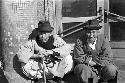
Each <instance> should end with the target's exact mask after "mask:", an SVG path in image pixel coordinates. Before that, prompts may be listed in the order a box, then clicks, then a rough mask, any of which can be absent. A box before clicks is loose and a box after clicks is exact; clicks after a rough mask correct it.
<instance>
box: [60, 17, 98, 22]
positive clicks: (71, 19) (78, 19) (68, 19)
mask: <svg viewBox="0 0 125 83" xmlns="http://www.w3.org/2000/svg"><path fill="white" fill-rule="evenodd" d="M96 17H97V16H90V17H62V23H72V22H86V21H88V20H91V19H94V18H96Z"/></svg>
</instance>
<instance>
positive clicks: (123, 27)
mask: <svg viewBox="0 0 125 83" xmlns="http://www.w3.org/2000/svg"><path fill="white" fill-rule="evenodd" d="M124 8H125V1H124V0H109V11H110V12H112V13H115V14H118V15H120V16H125V9H124ZM112 18H113V19H114V20H115V22H114V21H111V22H110V23H109V24H110V40H111V41H114V42H119V41H125V22H124V20H118V19H117V18H118V17H115V16H112Z"/></svg>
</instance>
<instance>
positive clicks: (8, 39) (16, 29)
mask: <svg viewBox="0 0 125 83" xmlns="http://www.w3.org/2000/svg"><path fill="white" fill-rule="evenodd" d="M44 1H45V2H44ZM58 3H59V1H56V0H2V1H1V21H0V22H1V24H2V25H1V27H0V28H1V35H0V36H1V48H2V55H1V56H3V57H4V62H5V68H4V70H5V75H6V77H7V79H8V80H9V83H30V81H29V80H26V79H24V78H23V77H22V76H21V75H20V74H19V72H20V71H18V70H20V69H19V67H18V66H19V64H17V62H16V59H17V57H16V53H17V52H18V49H19V47H20V46H21V45H22V44H24V43H25V42H26V41H27V40H28V37H29V35H30V34H31V32H32V30H33V29H35V28H37V23H38V21H40V20H45V19H46V20H49V21H50V23H51V25H52V26H53V27H54V28H55V29H54V32H53V33H54V34H56V33H57V32H58V31H59V29H60V26H59V23H60V20H59V19H57V18H55V16H58V15H59V14H60V12H59V11H58V12H56V9H59V8H56V7H55V6H56V5H57V6H58ZM60 15H61V14H60ZM58 17H60V16H58ZM56 21H58V22H56ZM56 27H59V28H56Z"/></svg>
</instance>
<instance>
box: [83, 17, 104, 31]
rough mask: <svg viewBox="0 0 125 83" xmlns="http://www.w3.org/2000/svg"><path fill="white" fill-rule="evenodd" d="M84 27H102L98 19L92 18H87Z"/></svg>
mask: <svg viewBox="0 0 125 83" xmlns="http://www.w3.org/2000/svg"><path fill="white" fill-rule="evenodd" d="M84 28H85V29H86V30H99V29H101V28H102V26H100V25H99V21H98V20H97V19H94V20H89V21H88V23H87V25H86V26H85V27H84Z"/></svg>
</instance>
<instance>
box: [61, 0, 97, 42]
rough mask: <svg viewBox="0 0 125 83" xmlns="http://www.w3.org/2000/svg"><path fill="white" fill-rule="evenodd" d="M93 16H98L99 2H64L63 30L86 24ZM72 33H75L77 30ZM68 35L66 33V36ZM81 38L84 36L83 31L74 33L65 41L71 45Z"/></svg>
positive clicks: (87, 0) (68, 0)
mask: <svg viewBox="0 0 125 83" xmlns="http://www.w3.org/2000/svg"><path fill="white" fill-rule="evenodd" d="M93 16H97V0H62V17H63V20H62V23H63V30H67V29H69V28H71V27H73V26H75V25H78V24H79V23H81V22H85V21H87V19H89V18H91V17H93ZM72 31H75V29H73V30H72ZM70 32H71V30H70ZM70 32H67V33H70ZM67 33H64V35H65V34H67ZM79 36H82V31H81V30H79V31H76V32H74V33H73V34H72V35H69V36H67V37H65V38H64V39H65V40H66V41H67V42H70V43H71V42H74V41H75V40H76V38H78V37H79Z"/></svg>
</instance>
